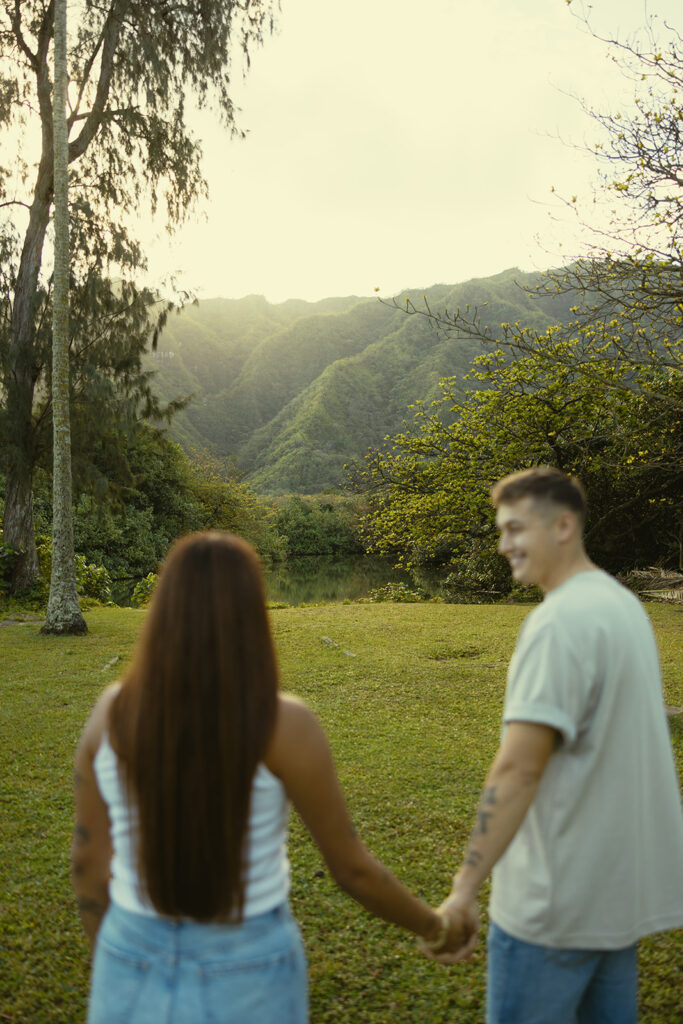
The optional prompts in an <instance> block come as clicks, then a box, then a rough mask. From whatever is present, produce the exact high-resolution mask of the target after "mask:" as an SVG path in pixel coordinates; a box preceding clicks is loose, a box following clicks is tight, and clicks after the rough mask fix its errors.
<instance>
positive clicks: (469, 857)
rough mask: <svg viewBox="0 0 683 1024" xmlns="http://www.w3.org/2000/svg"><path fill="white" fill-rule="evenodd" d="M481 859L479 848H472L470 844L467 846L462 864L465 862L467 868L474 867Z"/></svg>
mask: <svg viewBox="0 0 683 1024" xmlns="http://www.w3.org/2000/svg"><path fill="white" fill-rule="evenodd" d="M482 860H483V856H482V854H481V853H479V850H473V849H472V847H471V846H468V847H467V849H466V851H465V859H464V860H463V864H466V865H467V867H468V868H476V866H477V864H479V863H480V862H481V861H482Z"/></svg>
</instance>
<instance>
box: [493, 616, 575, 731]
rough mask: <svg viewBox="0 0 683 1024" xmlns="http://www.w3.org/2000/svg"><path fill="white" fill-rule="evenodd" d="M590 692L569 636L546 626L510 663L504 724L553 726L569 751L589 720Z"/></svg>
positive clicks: (523, 639)
mask: <svg viewBox="0 0 683 1024" xmlns="http://www.w3.org/2000/svg"><path fill="white" fill-rule="evenodd" d="M590 692H591V672H590V670H589V668H588V666H587V665H586V664H585V663H583V660H582V658H581V656H580V654H579V652H578V651H577V650H576V648H575V647H574V645H573V644H572V643H571V641H570V638H569V637H568V636H567V634H566V632H564V631H562V630H561V629H560V628H559V627H558V626H557V625H556V624H555V623H546V624H545V625H543V626H541V627H540V628H537V629H534V630H533V631H532V632H531V633H530V634H529V633H526V635H522V636H521V637H520V641H519V643H518V645H517V648H516V650H515V653H514V655H513V657H512V660H511V662H510V669H509V672H508V684H507V691H506V697H505V709H504V712H503V721H504V722H537V723H539V724H540V725H550V726H552V727H553V728H554V729H557V731H558V732H559V733H560V734H561V736H562V741H563V744H564V745H565V746H568V745H571V744H572V743H574V741H575V740H576V738H577V735H578V733H579V729H580V727H581V724H582V722H583V721H584V720H585V717H586V710H587V707H588V705H589V701H590Z"/></svg>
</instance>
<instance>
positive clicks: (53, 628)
mask: <svg viewBox="0 0 683 1024" xmlns="http://www.w3.org/2000/svg"><path fill="white" fill-rule="evenodd" d="M66 4H67V0H55V43H54V46H55V50H54V53H55V77H54V94H53V111H52V118H53V125H54V131H53V145H54V206H55V212H54V231H55V270H54V300H53V332H52V420H53V426H54V439H53V474H52V578H51V580H50V597H49V600H48V605H47V618H46V620H45V625H44V626H43V629H42V632H43V633H87V631H88V630H87V626H86V624H85V620H84V618H83V616H82V615H81V609H80V606H79V603H78V591H77V588H76V572H75V568H74V536H73V508H72V499H71V421H70V412H69V206H68V202H69V199H68V175H69V141H68V130H67V123H66V86H67V72H66Z"/></svg>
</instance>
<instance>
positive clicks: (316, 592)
mask: <svg viewBox="0 0 683 1024" xmlns="http://www.w3.org/2000/svg"><path fill="white" fill-rule="evenodd" d="M264 575H265V578H266V591H267V595H268V600H269V601H272V602H273V603H275V604H290V605H297V604H316V603H318V602H319V601H357V600H358V598H360V597H368V595H369V594H370V591H371V590H374V589H376V588H377V587H382V586H384V584H385V583H406V584H407V585H408V586H410V587H414V583H413V582H412V580H411V577H410V576H409V575H408V573H405V572H401V571H400V570H398V569H394V568H392V566H391V563H390V562H381V561H378V560H375V559H372V558H364V557H362V556H361V557H359V558H345V559H342V560H335V559H333V558H331V557H329V556H326V555H320V556H309V557H308V558H291V559H290V560H289V561H288V562H279V563H277V564H275V565H272V566H270V567H269V568H267V569H266V570H265V573H264Z"/></svg>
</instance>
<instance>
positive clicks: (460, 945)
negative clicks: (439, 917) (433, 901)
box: [417, 892, 479, 964]
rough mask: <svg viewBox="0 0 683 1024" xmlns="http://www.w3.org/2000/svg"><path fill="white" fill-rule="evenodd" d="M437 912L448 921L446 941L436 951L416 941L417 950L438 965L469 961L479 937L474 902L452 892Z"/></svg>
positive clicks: (477, 914)
mask: <svg viewBox="0 0 683 1024" xmlns="http://www.w3.org/2000/svg"><path fill="white" fill-rule="evenodd" d="M438 910H439V913H441V914H443V915H444V917H446V918H447V919H448V923H449V927H448V934H447V936H446V941H445V942H444V944H443V946H442V947H441V948H440V949H438V950H433V949H430V948H429V947H428V946H426V945H425V944H424V943H423V942H420V941H418V943H417V946H418V949H419V950H420V952H421V953H424V955H425V956H426V957H428V958H429V959H430V960H435V961H436V962H437V963H439V964H457V963H459V962H460V961H461V960H469V958H470V956H471V955H472V951H473V950H474V947H475V946H476V944H477V939H478V937H479V910H478V908H477V902H476V900H472V899H469V898H464V897H462V896H461V895H459V894H458V893H457V892H452V893H451V895H450V896H449V897H448V899H447V900H444V902H443V903H442V904H441V906H440V907H439V908H438Z"/></svg>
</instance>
